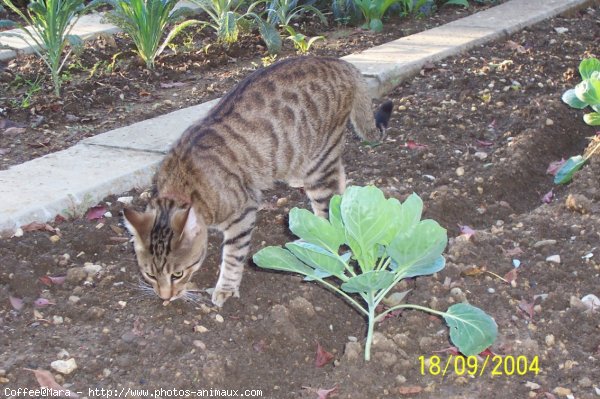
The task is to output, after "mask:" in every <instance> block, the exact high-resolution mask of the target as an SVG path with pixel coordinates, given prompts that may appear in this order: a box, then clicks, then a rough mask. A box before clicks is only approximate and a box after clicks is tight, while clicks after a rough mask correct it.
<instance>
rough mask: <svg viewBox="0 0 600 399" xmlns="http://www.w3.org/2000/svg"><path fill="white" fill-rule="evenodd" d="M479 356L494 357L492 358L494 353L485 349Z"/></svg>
mask: <svg viewBox="0 0 600 399" xmlns="http://www.w3.org/2000/svg"><path fill="white" fill-rule="evenodd" d="M479 356H481V357H488V356H491V357H494V356H496V354H495V353H494V352H492V351H491V350H490V348H487V349H486V350H484V351H483V352H481V353H479Z"/></svg>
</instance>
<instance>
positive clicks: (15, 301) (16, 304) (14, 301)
mask: <svg viewBox="0 0 600 399" xmlns="http://www.w3.org/2000/svg"><path fill="white" fill-rule="evenodd" d="M8 300H9V301H10V304H11V305H12V307H13V308H14V309H15V310H21V309H23V306H25V304H24V303H23V300H22V299H21V298H17V297H16V296H12V295H9V296H8Z"/></svg>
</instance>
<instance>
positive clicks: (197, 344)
mask: <svg viewBox="0 0 600 399" xmlns="http://www.w3.org/2000/svg"><path fill="white" fill-rule="evenodd" d="M192 344H194V346H195V347H196V348H199V349H201V350H205V349H206V344H205V343H204V342H202V341H200V340H199V339H195V340H193V341H192Z"/></svg>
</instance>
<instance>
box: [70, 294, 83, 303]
mask: <svg viewBox="0 0 600 399" xmlns="http://www.w3.org/2000/svg"><path fill="white" fill-rule="evenodd" d="M80 299H81V298H79V297H78V296H76V295H71V296H70V297H69V302H71V303H77V302H79V300H80Z"/></svg>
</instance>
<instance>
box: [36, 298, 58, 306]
mask: <svg viewBox="0 0 600 399" xmlns="http://www.w3.org/2000/svg"><path fill="white" fill-rule="evenodd" d="M50 305H56V303H54V302H51V301H49V300H47V299H46V298H38V299H36V300H35V301H34V302H33V306H35V307H36V308H45V307H46V306H50Z"/></svg>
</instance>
